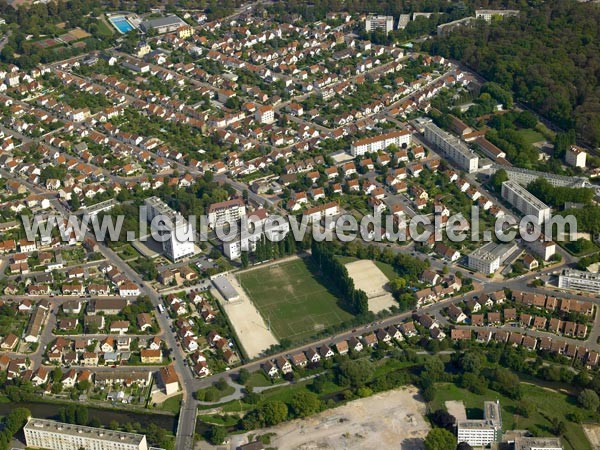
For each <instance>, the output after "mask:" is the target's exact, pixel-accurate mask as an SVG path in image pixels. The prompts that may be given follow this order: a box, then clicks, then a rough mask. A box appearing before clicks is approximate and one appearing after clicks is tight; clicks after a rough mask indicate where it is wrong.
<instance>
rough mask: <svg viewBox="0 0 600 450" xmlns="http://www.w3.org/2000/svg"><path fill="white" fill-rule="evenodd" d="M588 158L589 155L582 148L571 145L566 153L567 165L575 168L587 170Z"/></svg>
mask: <svg viewBox="0 0 600 450" xmlns="http://www.w3.org/2000/svg"><path fill="white" fill-rule="evenodd" d="M586 158H587V153H586V152H585V151H584V150H583V149H582V148H581V147H577V146H576V145H571V146H570V147H569V148H568V149H567V152H566V153H565V161H566V163H567V164H569V165H570V166H573V167H581V168H582V169H583V168H585V161H586Z"/></svg>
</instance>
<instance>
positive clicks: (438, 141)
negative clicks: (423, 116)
mask: <svg viewBox="0 0 600 450" xmlns="http://www.w3.org/2000/svg"><path fill="white" fill-rule="evenodd" d="M423 128H424V131H425V139H427V140H428V141H429V142H431V143H432V144H434V145H435V146H437V147H438V149H439V150H441V152H442V154H443V155H444V156H445V157H447V158H448V159H450V160H451V161H452V162H454V164H456V166H457V167H458V168H459V169H460V170H464V171H465V172H469V173H471V172H475V171H476V170H477V169H478V168H479V157H478V156H477V155H476V154H475V153H474V152H473V151H472V150H471V149H470V148H469V147H467V145H466V144H465V143H464V142H463V141H461V140H460V139H458V138H457V137H455V136H452V135H451V134H450V133H447V132H445V131H444V130H442V129H441V128H440V127H438V126H437V125H435V124H434V123H427V124H425V125H424V127H423Z"/></svg>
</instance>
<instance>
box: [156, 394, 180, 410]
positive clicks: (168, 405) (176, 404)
mask: <svg viewBox="0 0 600 450" xmlns="http://www.w3.org/2000/svg"><path fill="white" fill-rule="evenodd" d="M182 398H183V394H180V395H176V396H174V397H170V398H168V399H166V400H165V401H164V402H163V403H162V404H161V405H160V406H159V407H158V408H159V409H161V410H163V411H169V412H172V413H173V414H177V413H179V408H181V399H182Z"/></svg>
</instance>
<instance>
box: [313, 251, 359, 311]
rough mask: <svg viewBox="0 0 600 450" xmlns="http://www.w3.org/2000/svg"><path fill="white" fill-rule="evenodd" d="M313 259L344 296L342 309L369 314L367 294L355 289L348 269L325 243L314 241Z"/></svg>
mask: <svg viewBox="0 0 600 450" xmlns="http://www.w3.org/2000/svg"><path fill="white" fill-rule="evenodd" d="M311 250H312V259H313V261H314V262H315V264H316V265H317V266H318V267H319V270H320V271H321V272H322V273H323V274H324V275H325V276H326V277H327V278H328V279H329V280H331V282H332V283H333V285H334V286H335V287H336V288H337V289H338V290H339V291H340V293H341V296H342V307H343V308H344V309H346V310H347V311H349V312H351V313H352V314H354V315H363V314H366V313H368V312H369V300H368V297H367V294H366V293H365V292H364V291H362V290H360V289H356V288H355V287H354V281H353V280H352V278H350V275H348V269H346V266H344V265H343V264H342V263H341V262H340V261H339V259H338V258H337V257H336V256H335V254H334V253H333V251H332V250H331V248H330V247H329V246H327V245H326V244H325V243H324V242H317V241H316V240H313V242H312V245H311Z"/></svg>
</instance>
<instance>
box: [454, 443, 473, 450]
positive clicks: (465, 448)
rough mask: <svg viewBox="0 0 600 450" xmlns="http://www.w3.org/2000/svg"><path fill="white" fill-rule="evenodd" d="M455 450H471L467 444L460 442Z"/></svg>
mask: <svg viewBox="0 0 600 450" xmlns="http://www.w3.org/2000/svg"><path fill="white" fill-rule="evenodd" d="M456 450H473V447H471V446H470V445H469V444H468V443H467V442H461V443H459V444H458V445H457V446H456Z"/></svg>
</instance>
